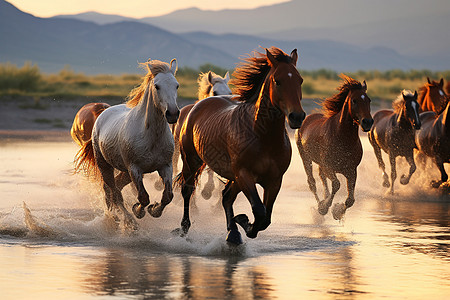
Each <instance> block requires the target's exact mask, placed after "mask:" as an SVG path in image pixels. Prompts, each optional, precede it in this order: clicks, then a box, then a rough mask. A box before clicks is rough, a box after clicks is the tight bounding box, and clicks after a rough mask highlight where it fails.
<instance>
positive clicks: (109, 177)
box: [96, 153, 137, 230]
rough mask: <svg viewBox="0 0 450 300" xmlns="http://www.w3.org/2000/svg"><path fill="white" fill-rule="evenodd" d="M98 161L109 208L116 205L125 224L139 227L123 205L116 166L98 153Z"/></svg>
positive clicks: (133, 227) (132, 227)
mask: <svg viewBox="0 0 450 300" xmlns="http://www.w3.org/2000/svg"><path fill="white" fill-rule="evenodd" d="M96 161H97V165H98V167H99V170H100V173H101V176H102V179H103V189H104V190H105V196H106V204H107V206H108V208H109V209H110V210H111V209H112V206H115V207H116V208H117V209H118V210H120V211H121V212H122V214H123V217H124V224H125V226H126V227H128V228H131V229H133V230H135V229H137V224H136V221H135V220H134V219H133V217H132V216H131V214H130V213H129V212H128V211H127V210H126V209H125V207H124V205H123V197H122V193H121V192H120V190H119V189H118V188H117V186H116V181H115V178H114V168H113V167H112V166H111V165H109V164H108V163H107V162H106V160H105V159H104V158H103V156H102V155H101V154H98V153H96ZM108 203H109V205H108Z"/></svg>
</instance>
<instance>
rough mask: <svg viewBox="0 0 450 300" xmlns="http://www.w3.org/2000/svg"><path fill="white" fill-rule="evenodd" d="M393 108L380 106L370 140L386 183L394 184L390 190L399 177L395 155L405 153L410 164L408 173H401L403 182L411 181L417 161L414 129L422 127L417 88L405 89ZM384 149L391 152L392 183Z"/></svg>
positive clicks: (401, 181) (375, 115)
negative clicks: (386, 166) (383, 153)
mask: <svg viewBox="0 0 450 300" xmlns="http://www.w3.org/2000/svg"><path fill="white" fill-rule="evenodd" d="M392 107H393V109H394V110H380V111H377V112H376V113H375V114H374V116H373V119H374V124H373V127H372V129H371V130H370V132H369V141H370V143H371V144H372V147H373V150H374V152H375V156H376V157H377V160H378V166H379V167H380V169H381V170H382V171H383V180H384V181H383V186H384V187H391V189H390V193H391V194H393V193H394V181H395V179H396V178H397V171H396V165H395V159H396V157H397V156H403V157H405V158H406V161H407V162H408V164H409V165H410V168H409V174H408V176H406V175H402V177H401V178H400V183H401V184H408V182H409V180H410V179H411V175H412V174H413V173H414V172H415V171H416V164H415V162H414V149H415V148H416V143H415V142H414V133H415V131H416V130H418V129H420V125H421V123H420V119H419V104H418V103H417V91H416V92H414V94H413V93H412V92H411V91H405V90H404V91H402V93H401V94H400V95H399V96H398V97H397V99H396V100H395V101H394V102H393V103H392ZM381 149H383V150H384V151H385V152H386V153H387V154H388V155H389V161H390V163H391V183H389V178H388V175H387V174H386V170H385V165H384V162H383V158H382V156H381Z"/></svg>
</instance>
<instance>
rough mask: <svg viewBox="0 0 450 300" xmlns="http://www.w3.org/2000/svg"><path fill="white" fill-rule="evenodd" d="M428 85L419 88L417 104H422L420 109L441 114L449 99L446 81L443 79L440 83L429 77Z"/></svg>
mask: <svg viewBox="0 0 450 300" xmlns="http://www.w3.org/2000/svg"><path fill="white" fill-rule="evenodd" d="M427 81H428V83H425V84H424V85H423V86H422V87H421V88H419V97H418V98H417V102H418V103H419V104H420V108H421V109H422V112H423V111H434V112H435V113H437V114H440V113H441V112H442V111H443V110H444V109H445V106H446V105H447V102H448V98H447V95H446V94H445V92H444V90H443V88H444V79H443V78H441V80H440V81H439V82H437V81H434V80H433V81H431V80H430V78H428V77H427Z"/></svg>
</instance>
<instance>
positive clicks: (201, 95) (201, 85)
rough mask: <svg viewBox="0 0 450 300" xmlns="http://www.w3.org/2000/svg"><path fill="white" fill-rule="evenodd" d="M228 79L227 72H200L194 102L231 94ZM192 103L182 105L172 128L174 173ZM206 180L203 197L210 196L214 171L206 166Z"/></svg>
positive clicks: (176, 168) (207, 197)
mask: <svg viewBox="0 0 450 300" xmlns="http://www.w3.org/2000/svg"><path fill="white" fill-rule="evenodd" d="M228 81H230V75H229V73H228V72H227V73H226V74H225V76H224V77H221V76H220V75H217V74H216V73H214V72H212V71H209V72H207V73H201V74H200V75H199V77H198V79H197V83H198V100H197V101H196V102H195V103H197V102H199V101H201V100H203V99H205V98H208V97H212V96H223V95H231V89H230V87H229V86H228ZM192 107H194V104H189V105H186V106H184V107H183V108H182V109H181V111H180V118H179V119H178V122H177V124H175V126H174V128H173V136H174V140H175V152H174V155H173V163H172V164H173V168H174V170H175V173H178V159H179V157H180V143H179V137H180V130H181V127H182V126H183V123H184V120H185V119H186V117H187V115H188V114H189V112H190V111H191V109H192ZM207 172H208V181H207V182H206V184H205V186H204V188H203V190H202V196H203V198H205V199H209V198H211V195H212V191H213V190H214V188H215V186H214V172H213V171H212V170H211V169H209V168H208V171H207Z"/></svg>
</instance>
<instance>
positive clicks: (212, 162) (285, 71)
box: [175, 47, 306, 245]
mask: <svg viewBox="0 0 450 300" xmlns="http://www.w3.org/2000/svg"><path fill="white" fill-rule="evenodd" d="M253 54H254V55H249V56H248V57H247V58H244V60H243V62H241V63H240V64H239V65H238V67H237V68H236V70H235V71H234V73H233V75H234V79H233V80H232V83H233V84H234V86H235V88H234V93H233V94H234V96H214V97H209V98H206V99H204V100H202V101H199V102H198V103H197V104H195V105H194V107H193V108H192V109H191V111H190V113H189V115H188V116H187V118H186V120H185V122H184V123H183V126H182V129H181V135H180V152H181V157H182V161H183V168H182V171H181V173H180V174H179V175H178V177H177V179H176V180H177V182H178V183H179V184H180V185H181V194H182V196H183V199H184V211H183V218H182V221H181V228H177V229H176V230H175V232H177V233H179V234H180V235H182V236H184V235H186V234H187V233H188V230H189V228H190V226H191V222H190V219H189V201H190V199H191V196H192V193H193V192H194V190H195V185H196V182H197V179H198V176H200V174H201V172H202V170H203V168H204V167H205V166H206V165H208V166H209V168H211V169H212V170H213V171H214V172H215V173H217V174H219V175H220V176H221V177H223V178H225V179H226V185H225V188H224V189H223V191H222V205H223V208H224V210H225V216H226V222H227V230H228V234H227V237H226V241H227V242H228V243H230V244H234V245H239V244H242V237H241V234H240V233H239V230H238V228H237V224H239V225H240V226H241V227H242V228H243V229H244V230H245V232H246V235H247V237H249V238H256V236H257V234H258V232H259V231H261V230H264V229H266V228H267V227H268V226H269V225H270V223H271V215H272V209H273V205H274V202H275V200H276V197H277V195H278V192H279V190H280V187H281V183H282V179H283V175H284V173H285V172H286V170H287V168H288V166H289V164H290V161H291V153H292V150H291V145H290V141H289V137H288V134H287V132H286V125H285V119H287V121H288V124H289V126H290V127H292V128H299V127H300V126H301V124H302V122H303V120H304V118H305V115H306V113H305V112H304V111H303V108H302V106H301V103H300V101H301V99H302V89H301V84H302V82H303V78H302V77H301V76H300V73H299V72H298V70H297V68H296V63H297V58H298V55H297V50H296V49H294V50H293V51H292V52H291V54H290V55H288V54H286V53H284V52H283V51H282V50H281V49H279V48H276V47H272V48H270V49H265V54H264V53H260V52H257V51H255V52H254V53H253ZM256 184H259V185H260V186H262V188H263V189H264V196H263V201H261V198H260V196H259V194H258V191H257V189H256ZM240 192H243V193H244V195H245V196H246V198H247V199H248V201H249V202H250V205H251V207H252V212H253V215H254V222H253V223H250V222H249V219H248V217H247V216H246V215H245V214H240V215H237V216H234V212H233V203H234V201H235V200H236V197H237V195H238V194H239V193H240Z"/></svg>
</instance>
